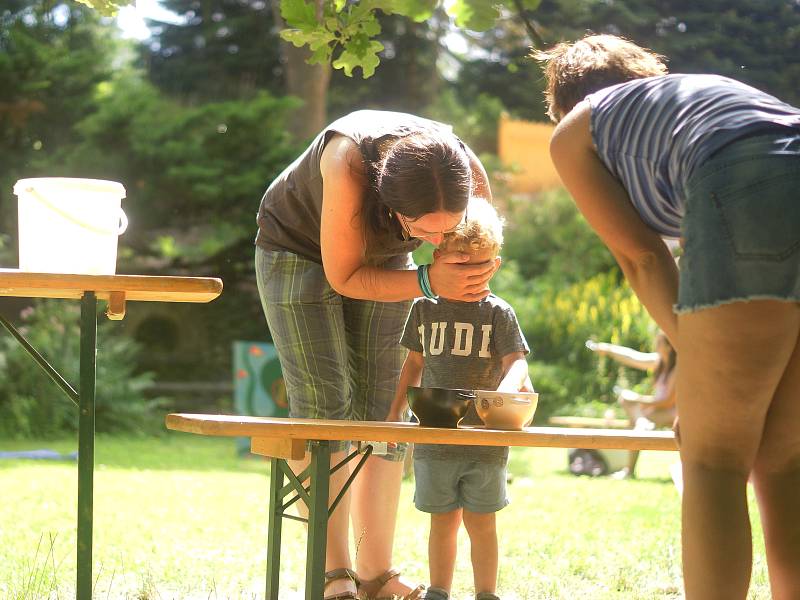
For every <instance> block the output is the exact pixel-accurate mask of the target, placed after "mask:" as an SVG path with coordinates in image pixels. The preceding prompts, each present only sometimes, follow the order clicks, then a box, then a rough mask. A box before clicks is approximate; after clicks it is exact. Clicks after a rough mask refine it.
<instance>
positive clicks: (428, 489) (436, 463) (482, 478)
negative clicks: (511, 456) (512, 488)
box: [414, 458, 508, 513]
mask: <svg viewBox="0 0 800 600" xmlns="http://www.w3.org/2000/svg"><path fill="white" fill-rule="evenodd" d="M506 464H507V462H506V461H504V462H475V461H470V460H459V459H430V458H415V459H414V478H415V480H416V491H415V492H414V505H415V506H416V507H417V509H418V510H421V511H422V512H427V513H445V512H450V511H453V510H456V509H457V508H464V509H466V510H468V511H470V512H475V513H492V512H497V511H498V510H500V509H501V508H504V507H505V506H507V505H508V495H507V490H506Z"/></svg>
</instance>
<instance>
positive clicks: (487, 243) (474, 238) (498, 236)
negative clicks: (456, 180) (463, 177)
mask: <svg viewBox="0 0 800 600" xmlns="http://www.w3.org/2000/svg"><path fill="white" fill-rule="evenodd" d="M503 224H504V220H503V217H501V216H500V215H499V214H497V209H495V207H494V206H493V205H492V204H491V203H489V201H488V200H486V199H485V198H480V197H477V196H473V197H472V198H470V199H469V204H468V205H467V214H466V219H465V220H464V221H463V222H461V223H460V224H459V225H458V227H457V228H456V230H455V231H451V232H448V233H446V234H445V235H444V240H443V241H442V243H441V244H440V245H439V248H440V249H442V250H444V251H445V252H465V253H467V254H474V253H476V252H480V251H481V250H491V252H492V254H493V255H494V256H497V254H498V253H499V252H500V247H501V246H502V245H503Z"/></svg>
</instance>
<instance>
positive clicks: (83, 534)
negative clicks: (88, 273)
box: [0, 292, 97, 600]
mask: <svg viewBox="0 0 800 600" xmlns="http://www.w3.org/2000/svg"><path fill="white" fill-rule="evenodd" d="M0 324H1V325H3V326H4V327H5V328H6V329H7V330H8V332H9V333H10V334H11V335H12V336H14V338H16V340H17V341H18V342H19V343H20V344H21V345H22V347H23V348H24V349H25V351H26V352H28V354H30V355H31V357H32V358H33V359H34V360H35V361H36V362H37V364H38V365H39V366H40V367H41V368H42V369H43V370H44V372H45V373H47V375H48V376H49V377H50V378H51V379H52V380H53V381H54V382H55V383H56V385H58V387H60V388H61V389H62V390H63V391H64V393H65V394H66V395H67V396H68V397H69V399H70V400H72V401H73V402H74V403H75V404H76V405H77V406H78V409H79V411H80V414H79V421H78V535H77V537H78V542H77V583H76V589H75V597H76V598H77V600H91V598H92V529H93V516H92V515H93V485H94V415H95V409H94V401H95V387H96V380H95V377H96V358H97V296H95V294H94V292H85V293H84V294H83V298H82V299H81V325H80V328H81V342H80V344H81V347H80V387H79V391H75V389H74V388H73V387H72V386H71V385H70V384H69V383H68V382H67V380H66V379H64V378H63V377H62V376H61V374H60V373H59V372H58V371H56V369H54V368H53V367H52V366H51V365H50V363H48V362H47V360H46V359H45V358H44V357H43V356H42V355H41V354H39V352H37V351H36V349H35V348H34V347H33V346H31V345H30V344H29V343H28V341H27V340H26V339H25V338H24V337H22V335H21V334H20V333H19V331H17V329H16V328H15V327H14V326H13V325H12V324H11V323H10V322H9V321H8V320H6V319H5V318H4V317H2V316H0Z"/></svg>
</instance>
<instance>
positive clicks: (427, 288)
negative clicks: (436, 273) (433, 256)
mask: <svg viewBox="0 0 800 600" xmlns="http://www.w3.org/2000/svg"><path fill="white" fill-rule="evenodd" d="M429 268H430V265H420V266H419V268H418V269H417V283H419V289H420V290H422V293H423V294H424V295H425V297H426V298H430V299H431V300H435V299H436V298H438V296H437V295H436V294H434V293H433V288H432V287H431V278H430V274H429V273H428V269H429Z"/></svg>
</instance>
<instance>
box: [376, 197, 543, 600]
mask: <svg viewBox="0 0 800 600" xmlns="http://www.w3.org/2000/svg"><path fill="white" fill-rule="evenodd" d="M502 229H503V223H502V220H501V219H500V217H499V216H498V214H497V212H496V211H495V209H494V207H492V206H491V205H490V204H489V203H488V202H487V201H486V200H484V199H482V198H473V199H472V200H470V203H469V207H468V209H467V219H466V221H465V222H463V223H462V224H461V225H459V227H458V228H457V229H456V231H454V232H452V233H448V234H447V235H446V236H445V239H444V241H443V242H442V244H441V245H440V247H439V250H437V252H449V251H459V252H467V253H469V254H470V255H471V257H470V263H482V262H486V261H493V260H494V259H495V257H496V256H497V254H498V251H499V250H500V246H501V245H502V243H503V232H502ZM401 344H402V345H403V346H405V347H406V348H408V350H409V353H408V357H407V358H406V361H405V363H404V364H403V369H402V372H401V374H400V379H399V382H398V387H397V393H396V394H395V399H394V402H393V403H392V407H391V409H390V412H389V416H388V418H387V420H389V421H402V420H404V419H403V414H404V413H405V412H406V409H407V407H408V399H407V397H406V391H407V388H408V386H410V385H412V386H419V385H422V386H426V387H441V388H451V389H484V390H494V389H498V390H502V391H520V390H523V391H533V386H532V385H531V381H530V378H529V377H528V364H527V362H526V361H525V355H526V354H527V353H528V352H529V349H528V345H527V343H526V342H525V338H524V337H523V335H522V332H521V331H520V327H519V324H518V323H517V318H516V315H515V314H514V310H513V309H512V308H511V306H509V305H508V304H507V303H506V302H505V301H503V300H501V299H500V298H498V297H497V296H494V295H492V294H490V295H489V296H488V297H486V298H485V299H483V300H480V301H478V302H459V301H453V300H447V299H445V298H438V299H435V300H432V299H429V298H418V299H417V300H415V301H414V305H413V306H412V308H411V312H410V314H409V317H408V320H407V321H406V327H405V331H404V332H403V337H402V340H401ZM464 422H465V423H473V424H480V423H481V421H480V419H479V418H478V415H477V414H476V413H475V408H474V407H473V406H471V407H470V410H469V412H468V413H467V415H466V417H465V420H464ZM507 463H508V448H507V447H493V446H453V445H445V444H442V445H436V444H417V446H416V448H415V450H414V475H415V478H416V493H415V494H414V504H415V505H416V507H417V508H418V509H419V510H421V511H423V512H428V513H431V530H430V538H429V541H428V560H429V569H430V576H431V586H430V587H429V588H428V589H427V590H426V592H425V596H424V598H426V599H427V600H447V599H448V598H449V594H450V588H451V585H452V582H453V571H454V569H455V560H456V538H457V534H458V528H459V526H460V525H461V522H462V521H463V523H464V526H465V528H466V530H467V533H468V535H469V539H470V546H471V558H472V572H473V578H474V581H475V593H476V598H477V600H497V596H496V595H495V589H496V586H497V565H498V550H497V530H496V523H495V513H496V512H497V511H498V510H500V509H501V508H503V507H504V506H506V505H507V504H508V498H507V497H506V464H507Z"/></svg>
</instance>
